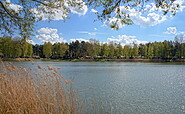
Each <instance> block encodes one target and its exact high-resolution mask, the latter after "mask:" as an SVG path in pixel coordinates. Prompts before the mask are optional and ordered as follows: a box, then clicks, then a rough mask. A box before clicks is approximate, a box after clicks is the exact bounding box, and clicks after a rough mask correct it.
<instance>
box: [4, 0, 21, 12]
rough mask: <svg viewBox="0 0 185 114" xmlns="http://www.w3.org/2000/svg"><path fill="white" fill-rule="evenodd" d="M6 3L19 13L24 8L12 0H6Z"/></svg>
mask: <svg viewBox="0 0 185 114" xmlns="http://www.w3.org/2000/svg"><path fill="white" fill-rule="evenodd" d="M5 5H6V6H8V7H9V8H10V9H12V10H14V11H15V12H16V13H18V12H19V10H21V9H22V6H20V5H17V4H13V3H11V0H6V2H5Z"/></svg>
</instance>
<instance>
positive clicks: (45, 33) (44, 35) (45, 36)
mask: <svg viewBox="0 0 185 114" xmlns="http://www.w3.org/2000/svg"><path fill="white" fill-rule="evenodd" d="M57 31H58V30H57V29H53V28H48V27H46V28H41V29H39V30H38V32H39V33H40V34H39V35H36V37H37V38H38V39H39V40H40V41H41V42H42V43H44V42H51V43H52V44H54V43H56V42H66V40H64V39H63V38H62V37H60V36H59V35H58V33H57Z"/></svg>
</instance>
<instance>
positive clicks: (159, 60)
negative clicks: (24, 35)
mask: <svg viewBox="0 0 185 114" xmlns="http://www.w3.org/2000/svg"><path fill="white" fill-rule="evenodd" d="M0 60H2V61H17V62H23V61H54V62H185V59H175V60H170V59H46V58H40V59H35V58H0Z"/></svg>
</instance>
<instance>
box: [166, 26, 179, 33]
mask: <svg viewBox="0 0 185 114" xmlns="http://www.w3.org/2000/svg"><path fill="white" fill-rule="evenodd" d="M165 33H166V34H176V33H177V28H176V27H168V28H167V31H166V32H165Z"/></svg>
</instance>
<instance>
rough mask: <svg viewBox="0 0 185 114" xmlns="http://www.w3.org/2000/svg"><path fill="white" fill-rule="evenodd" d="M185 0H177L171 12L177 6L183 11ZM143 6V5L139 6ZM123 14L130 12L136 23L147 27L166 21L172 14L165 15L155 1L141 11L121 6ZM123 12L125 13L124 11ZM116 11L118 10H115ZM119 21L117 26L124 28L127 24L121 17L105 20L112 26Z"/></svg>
mask: <svg viewBox="0 0 185 114" xmlns="http://www.w3.org/2000/svg"><path fill="white" fill-rule="evenodd" d="M177 4H178V5H179V6H180V8H179V9H177V8H176V6H177ZM184 4H185V0H175V1H174V2H173V4H172V6H171V7H170V10H169V12H171V11H173V10H174V9H175V8H176V10H177V12H179V11H183V10H184V9H185V5H184ZM138 8H141V6H138ZM120 12H121V14H120V15H121V16H122V17H124V16H125V14H128V15H129V17H130V19H131V20H132V21H133V22H134V24H136V25H139V26H142V27H147V26H155V25H158V24H160V23H163V22H164V21H166V20H168V19H169V18H170V17H171V16H172V15H171V14H170V13H169V14H167V15H163V14H164V12H163V9H162V8H157V7H156V5H155V4H154V3H150V4H147V5H145V6H144V7H143V10H142V11H140V10H138V9H136V8H135V9H134V8H130V7H129V6H120ZM122 12H123V13H122ZM115 13H116V11H115ZM115 22H117V26H118V27H119V28H122V27H124V26H125V24H124V23H121V20H120V19H117V18H115V17H113V18H111V19H109V20H108V21H105V22H104V25H106V26H110V25H111V24H112V23H115Z"/></svg>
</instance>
